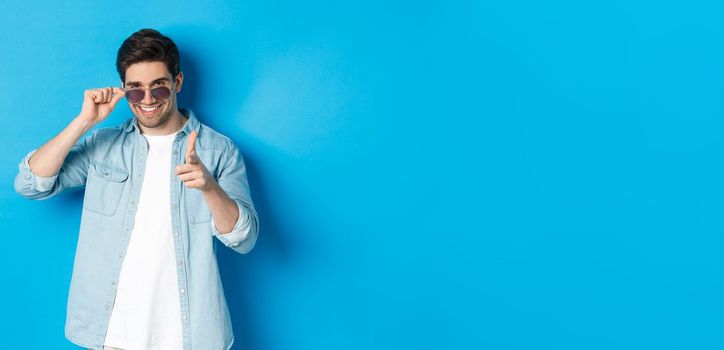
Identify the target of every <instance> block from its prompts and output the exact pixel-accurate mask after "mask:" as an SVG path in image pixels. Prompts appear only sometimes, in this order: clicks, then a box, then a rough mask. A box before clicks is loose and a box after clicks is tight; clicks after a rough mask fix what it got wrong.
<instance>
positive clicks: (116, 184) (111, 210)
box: [83, 160, 128, 216]
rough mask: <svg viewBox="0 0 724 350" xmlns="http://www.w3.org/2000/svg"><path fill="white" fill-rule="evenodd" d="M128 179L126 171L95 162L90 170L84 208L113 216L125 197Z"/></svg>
mask: <svg viewBox="0 0 724 350" xmlns="http://www.w3.org/2000/svg"><path fill="white" fill-rule="evenodd" d="M127 179H128V171H126V170H125V169H122V168H119V167H116V166H113V165H110V164H108V163H104V162H102V161H99V160H94V161H93V162H92V163H91V166H90V168H89V169H88V183H87V184H86V190H85V198H84V200H83V208H85V209H87V210H89V211H92V212H95V213H98V214H101V215H106V216H113V215H114V214H115V213H116V209H117V208H118V203H119V202H120V201H121V196H122V195H123V188H124V186H125V184H126V180H127Z"/></svg>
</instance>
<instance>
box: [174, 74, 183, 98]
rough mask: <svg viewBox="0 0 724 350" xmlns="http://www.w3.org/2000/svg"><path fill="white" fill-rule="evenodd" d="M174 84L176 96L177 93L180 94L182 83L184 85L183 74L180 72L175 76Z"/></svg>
mask: <svg viewBox="0 0 724 350" xmlns="http://www.w3.org/2000/svg"><path fill="white" fill-rule="evenodd" d="M175 83H176V93H177V94H178V93H179V92H181V86H183V83H184V72H182V71H179V72H178V74H177V75H176V81H175Z"/></svg>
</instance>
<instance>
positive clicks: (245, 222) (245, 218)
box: [211, 200, 251, 247]
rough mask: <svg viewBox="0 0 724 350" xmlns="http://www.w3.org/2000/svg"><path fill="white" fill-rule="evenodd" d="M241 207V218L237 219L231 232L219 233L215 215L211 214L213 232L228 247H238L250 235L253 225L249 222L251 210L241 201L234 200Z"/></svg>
mask: <svg viewBox="0 0 724 350" xmlns="http://www.w3.org/2000/svg"><path fill="white" fill-rule="evenodd" d="M234 202H235V203H236V207H237V208H238V209H239V219H237V220H236V224H235V225H234V228H233V229H232V230H231V232H229V233H219V231H217V230H216V223H215V222H214V216H213V215H212V216H211V234H212V235H214V236H215V237H216V238H218V239H219V240H220V241H221V242H223V243H224V245H226V246H227V247H236V246H238V245H239V244H241V242H243V241H244V240H246V239H247V237H249V231H250V229H251V225H250V222H249V215H250V214H249V211H248V210H246V209H245V207H244V206H243V205H241V203H239V201H236V200H235V201H234Z"/></svg>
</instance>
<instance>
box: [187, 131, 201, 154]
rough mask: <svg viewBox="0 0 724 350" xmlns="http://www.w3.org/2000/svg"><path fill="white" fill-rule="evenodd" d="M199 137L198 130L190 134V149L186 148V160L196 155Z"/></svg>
mask: <svg viewBox="0 0 724 350" xmlns="http://www.w3.org/2000/svg"><path fill="white" fill-rule="evenodd" d="M197 135H198V132H196V130H194V131H192V132H191V133H190V134H189V144H188V147H186V158H189V157H191V155H192V154H195V153H196V137H197Z"/></svg>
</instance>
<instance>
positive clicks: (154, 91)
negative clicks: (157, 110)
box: [123, 83, 174, 104]
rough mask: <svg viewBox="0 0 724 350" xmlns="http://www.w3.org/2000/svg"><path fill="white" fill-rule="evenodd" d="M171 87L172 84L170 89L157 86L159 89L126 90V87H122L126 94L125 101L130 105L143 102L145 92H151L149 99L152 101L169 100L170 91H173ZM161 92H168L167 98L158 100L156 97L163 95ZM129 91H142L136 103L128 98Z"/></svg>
mask: <svg viewBox="0 0 724 350" xmlns="http://www.w3.org/2000/svg"><path fill="white" fill-rule="evenodd" d="M173 85H174V83H171V87H170V88H169V87H168V86H159V87H155V88H150V87H142V88H127V87H124V88H123V91H125V92H126V99H127V100H128V102H130V103H132V104H140V103H141V101H143V99H144V98H146V91H148V90H151V97H153V99H155V100H156V101H158V102H163V101H166V100H168V99H169V98H171V91H172V90H173V89H174V88H173ZM163 90H168V96H167V97H166V98H163V99H160V98H158V95H160V94H163V92H160V91H163ZM129 91H143V96H141V98H140V99H139V100H138V101H136V102H134V101H132V100H131V99H129V98H128V92H129Z"/></svg>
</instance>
